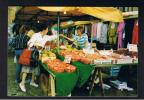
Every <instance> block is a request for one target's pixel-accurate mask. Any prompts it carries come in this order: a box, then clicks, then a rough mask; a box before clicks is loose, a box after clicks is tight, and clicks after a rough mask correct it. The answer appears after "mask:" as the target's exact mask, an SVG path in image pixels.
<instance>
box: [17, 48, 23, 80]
mask: <svg viewBox="0 0 144 100" xmlns="http://www.w3.org/2000/svg"><path fill="white" fill-rule="evenodd" d="M22 51H23V50H15V56H16V82H19V81H20V73H21V68H22V65H20V64H18V60H19V57H20V54H21V53H22Z"/></svg>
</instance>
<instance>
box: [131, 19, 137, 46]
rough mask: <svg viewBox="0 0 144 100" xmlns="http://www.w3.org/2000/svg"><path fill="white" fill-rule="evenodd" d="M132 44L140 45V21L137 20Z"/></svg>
mask: <svg viewBox="0 0 144 100" xmlns="http://www.w3.org/2000/svg"><path fill="white" fill-rule="evenodd" d="M132 44H138V20H136V21H135V24H134V29H133V36H132Z"/></svg>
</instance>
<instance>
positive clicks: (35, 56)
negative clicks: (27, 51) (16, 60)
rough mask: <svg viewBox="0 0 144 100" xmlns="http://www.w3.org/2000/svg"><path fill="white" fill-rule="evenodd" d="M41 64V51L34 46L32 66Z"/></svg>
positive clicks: (31, 59)
mask: <svg viewBox="0 0 144 100" xmlns="http://www.w3.org/2000/svg"><path fill="white" fill-rule="evenodd" d="M38 65H39V51H38V50H37V49H36V48H34V50H32V53H31V57H30V67H33V68H35V67H38Z"/></svg>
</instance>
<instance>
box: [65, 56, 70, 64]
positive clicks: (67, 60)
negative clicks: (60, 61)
mask: <svg viewBox="0 0 144 100" xmlns="http://www.w3.org/2000/svg"><path fill="white" fill-rule="evenodd" d="M64 62H65V63H70V62H71V56H70V55H67V56H65V59H64Z"/></svg>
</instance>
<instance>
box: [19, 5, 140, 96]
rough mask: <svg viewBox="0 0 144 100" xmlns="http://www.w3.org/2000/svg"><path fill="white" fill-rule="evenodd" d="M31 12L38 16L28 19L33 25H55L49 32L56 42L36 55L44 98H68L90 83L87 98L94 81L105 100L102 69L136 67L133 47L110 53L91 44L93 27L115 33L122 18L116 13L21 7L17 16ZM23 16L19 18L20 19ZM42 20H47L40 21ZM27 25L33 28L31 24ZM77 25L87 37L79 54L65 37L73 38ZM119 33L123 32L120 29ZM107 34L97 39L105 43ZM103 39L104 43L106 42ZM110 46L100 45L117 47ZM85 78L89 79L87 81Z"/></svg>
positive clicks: (107, 9)
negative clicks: (34, 21)
mask: <svg viewBox="0 0 144 100" xmlns="http://www.w3.org/2000/svg"><path fill="white" fill-rule="evenodd" d="M31 11H33V12H35V11H37V12H39V13H37V14H36V15H34V17H32V18H31V19H30V20H32V19H34V18H36V21H37V22H36V23H35V24H37V23H40V22H41V21H40V19H41V20H42V19H46V20H44V22H46V21H47V20H48V21H49V23H50V22H52V21H55V23H54V22H53V23H52V25H51V29H52V31H53V29H54V28H55V29H54V30H55V31H56V32H57V35H58V38H57V39H56V40H54V41H51V42H47V43H46V44H45V48H44V49H43V50H42V51H41V53H40V58H39V59H40V61H39V65H40V87H41V89H42V91H43V94H44V95H45V96H71V93H72V91H73V90H74V89H75V87H77V88H81V87H83V86H84V85H85V84H86V82H87V81H91V82H90V84H89V86H88V87H89V89H88V92H89V96H91V95H92V92H93V89H94V85H95V81H96V80H97V79H99V82H98V83H99V85H100V89H101V96H105V91H104V87H103V75H102V74H103V73H102V70H103V69H105V68H115V67H121V66H124V67H129V66H131V67H137V65H138V50H137V45H133V44H129V47H127V48H126V46H121V47H119V46H118V48H117V49H112V47H110V48H111V49H107V50H104V49H105V48H103V49H98V48H97V47H98V46H99V44H100V38H99V39H97V40H98V42H99V44H97V43H95V42H94V41H96V40H94V39H95V37H94V33H96V32H94V31H93V29H98V27H95V26H96V25H98V24H99V25H103V26H105V25H106V24H107V29H109V30H112V31H113V29H111V28H112V27H115V28H116V29H117V28H118V25H121V22H123V21H124V18H123V17H124V15H123V13H122V12H121V11H119V10H118V9H116V8H114V7H44V6H43V7H25V8H23V9H22V10H21V11H20V12H19V13H21V12H22V15H23V16H25V15H24V13H26V12H27V14H29V13H31ZM111 12H113V13H111ZM40 13H41V14H40ZM51 14H52V15H51ZM31 15H32V14H31ZM23 16H20V17H21V18H22V17H23ZM43 16H44V17H45V16H47V17H46V18H43ZM17 17H19V16H17ZM65 17H68V19H67V18H66V19H65ZM83 17H84V18H83ZM60 18H61V19H60ZM63 18H64V19H63ZM78 18H80V19H81V20H82V21H79V19H78ZM62 19H63V21H62ZM70 19H74V20H75V21H69V20H70ZM30 20H28V21H30ZM28 23H29V22H28ZM111 23H113V25H114V26H113V25H111ZM88 24H89V25H88ZM31 25H32V26H34V25H33V24H31ZM48 25H49V24H48ZM79 25H82V26H84V28H85V33H87V35H89V36H88V38H90V40H89V44H90V47H88V48H84V49H82V50H79V49H78V48H76V47H75V44H73V42H74V41H73V39H72V36H71V37H68V36H66V35H69V34H70V33H72V34H73V35H75V33H76V32H75V31H76V27H77V26H79ZM69 26H70V27H71V32H68V31H66V32H64V31H65V29H67V30H69V29H68V28H69ZM89 27H91V30H90V32H89V31H88V28H89ZM116 29H115V30H116ZM120 30H121V31H123V30H124V29H120ZM73 31H74V32H73ZM95 31H97V30H95ZM111 33H112V32H111ZM108 34H109V31H108V30H106V34H101V35H102V36H101V37H102V38H104V37H105V38H107V39H108V38H109V37H108V36H107V35H108ZM115 34H118V32H117V31H115ZM121 34H124V33H121ZM125 35H127V34H125ZM127 36H128V35H127ZM118 37H120V39H121V42H122V39H123V38H121V37H122V36H119V34H118V35H116V38H118ZM107 39H106V41H108V40H107ZM125 39H126V38H125ZM117 41H118V40H117ZM113 42H114V41H112V44H110V43H107V42H106V43H102V45H103V44H105V45H106V46H109V45H110V46H115V45H116V46H117V44H118V43H113ZM126 42H127V41H126ZM93 44H94V45H93ZM127 44H128V43H125V42H124V43H123V45H127ZM89 78H91V80H89Z"/></svg>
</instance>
